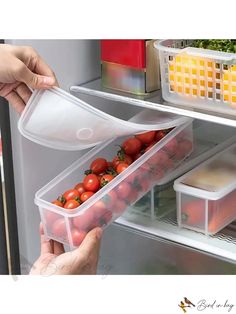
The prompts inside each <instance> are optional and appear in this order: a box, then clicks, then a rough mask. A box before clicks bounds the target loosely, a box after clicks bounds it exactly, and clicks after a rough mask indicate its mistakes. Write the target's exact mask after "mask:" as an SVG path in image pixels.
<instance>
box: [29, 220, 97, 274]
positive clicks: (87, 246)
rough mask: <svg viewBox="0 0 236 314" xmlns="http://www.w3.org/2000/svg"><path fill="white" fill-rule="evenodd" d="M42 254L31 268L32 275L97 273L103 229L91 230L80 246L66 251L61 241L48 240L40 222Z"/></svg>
mask: <svg viewBox="0 0 236 314" xmlns="http://www.w3.org/2000/svg"><path fill="white" fill-rule="evenodd" d="M40 234H41V255H40V257H39V258H38V260H37V261H36V262H35V263H34V265H33V267H32V268H31V271H30V275H44V276H50V275H95V274H96V271H97V263H98V257H99V250H100V242H101V236H102V229H101V228H95V229H93V230H91V231H90V232H89V233H88V234H87V235H86V237H85V238H84V240H83V242H82V243H81V245H80V246H79V248H77V249H75V250H73V251H71V252H67V253H65V251H64V247H63V245H62V244H61V243H58V242H56V241H53V240H46V239H45V237H44V233H43V228H42V224H40Z"/></svg>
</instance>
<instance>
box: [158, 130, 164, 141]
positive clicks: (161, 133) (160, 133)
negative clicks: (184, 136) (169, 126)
mask: <svg viewBox="0 0 236 314" xmlns="http://www.w3.org/2000/svg"><path fill="white" fill-rule="evenodd" d="M165 136H166V132H165V131H157V134H156V141H157V142H159V141H160V140H162V139H163V138H164V137H165Z"/></svg>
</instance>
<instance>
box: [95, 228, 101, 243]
mask: <svg viewBox="0 0 236 314" xmlns="http://www.w3.org/2000/svg"><path fill="white" fill-rule="evenodd" d="M96 237H97V239H98V240H100V239H101V237H102V229H101V228H98V229H97V231H96Z"/></svg>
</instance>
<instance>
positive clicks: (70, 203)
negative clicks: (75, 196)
mask: <svg viewBox="0 0 236 314" xmlns="http://www.w3.org/2000/svg"><path fill="white" fill-rule="evenodd" d="M79 206H80V202H79V201H77V200H69V201H67V202H66V203H65V205H64V208H66V209H75V208H77V207H79Z"/></svg>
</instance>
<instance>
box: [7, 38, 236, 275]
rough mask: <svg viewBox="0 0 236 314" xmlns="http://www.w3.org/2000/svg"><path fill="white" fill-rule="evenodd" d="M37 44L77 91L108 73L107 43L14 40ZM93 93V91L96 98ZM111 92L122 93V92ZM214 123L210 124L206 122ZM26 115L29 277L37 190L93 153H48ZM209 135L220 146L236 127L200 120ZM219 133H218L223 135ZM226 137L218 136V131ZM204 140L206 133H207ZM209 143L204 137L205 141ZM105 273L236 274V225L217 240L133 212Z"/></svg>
mask: <svg viewBox="0 0 236 314" xmlns="http://www.w3.org/2000/svg"><path fill="white" fill-rule="evenodd" d="M8 42H9V43H12V44H16V45H30V46H32V47H34V48H35V49H36V50H37V51H38V52H39V54H41V56H42V57H43V58H44V59H45V60H46V62H47V63H48V64H50V66H51V67H52V68H53V70H54V72H55V74H56V76H57V78H58V81H59V84H60V87H61V88H63V89H65V90H67V91H69V90H70V87H71V86H73V85H74V86H75V85H76V86H78V85H81V84H83V83H86V82H88V81H91V80H94V79H96V78H98V77H99V76H100V51H99V41H95V40H11V41H8ZM92 94H93V93H92V92H91V95H92ZM111 94H115V93H114V92H113V93H111ZM91 95H90V96H89V95H85V94H82V93H80V94H77V96H78V97H79V98H81V99H82V100H84V101H87V102H88V103H90V104H91V105H93V106H95V107H96V108H98V109H102V110H104V111H105V112H107V113H109V114H113V115H115V116H116V117H118V118H125V119H129V118H130V117H131V116H133V115H134V114H136V113H138V112H140V111H141V110H143V108H142V107H140V106H134V105H130V104H128V103H125V102H120V101H114V100H111V99H109V97H106V98H102V97H98V95H94V96H91ZM205 120H207V119H205ZM17 121H18V115H17V114H16V113H15V112H13V111H11V130H12V145H13V158H14V175H15V189H16V201H17V218H18V230H19V241H20V256H21V270H22V273H23V274H24V273H28V272H29V269H30V267H31V265H32V263H33V262H34V261H35V260H36V259H37V257H38V255H39V232H38V227H39V222H40V218H39V213H38V209H37V207H36V206H35V205H34V195H35V192H36V191H37V190H39V189H40V188H41V187H42V186H44V185H45V184H46V183H47V182H49V181H50V180H51V179H53V178H54V177H55V176H56V175H57V174H58V173H60V172H61V171H62V170H63V169H65V168H66V167H68V166H69V165H70V164H71V163H72V162H74V161H75V160H76V159H78V158H79V157H80V156H82V154H84V153H85V152H86V151H80V152H68V151H67V152H66V151H59V150H53V149H50V148H46V147H43V146H40V145H37V144H34V143H32V142H30V141H29V140H26V139H25V138H23V137H22V136H20V134H19V132H18V129H17ZM201 126H204V130H206V129H208V130H209V132H208V133H209V136H210V137H211V140H212V142H213V143H214V141H215V140H216V141H219V140H220V136H221V134H222V132H226V133H227V132H228V133H227V134H229V135H232V134H235V135H236V129H235V128H232V127H229V126H220V127H219V128H217V127H216V128H215V127H214V126H215V124H209V122H207V121H204V122H202V121H201V122H200V121H199V120H196V121H195V127H196V128H197V127H198V133H197V134H198V135H199V134H200V133H199V132H200V131H199V130H201ZM216 130H218V131H216ZM217 132H218V133H217ZM199 136H200V135H199ZM200 138H201V140H202V143H203V146H204V133H203V134H201V136H200ZM98 273H100V274H103V275H106V274H171V273H173V274H199V273H204V274H211V273H215V274H234V273H236V225H234V224H233V223H232V224H231V225H230V226H229V227H226V228H225V229H224V230H223V231H221V232H219V233H218V234H217V235H215V236H211V237H206V236H204V235H201V234H199V233H196V232H193V231H189V230H184V229H179V228H178V226H177V223H176V218H175V217H171V218H165V219H160V220H151V219H150V218H148V217H144V216H141V215H138V214H135V213H130V212H127V213H125V214H124V215H123V216H122V217H121V218H119V219H118V220H117V221H116V222H115V223H114V224H113V225H111V226H109V227H108V228H107V229H106V230H105V232H104V236H103V241H102V249H101V254H100V261H99V268H98Z"/></svg>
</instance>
